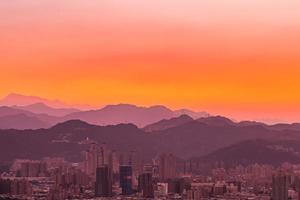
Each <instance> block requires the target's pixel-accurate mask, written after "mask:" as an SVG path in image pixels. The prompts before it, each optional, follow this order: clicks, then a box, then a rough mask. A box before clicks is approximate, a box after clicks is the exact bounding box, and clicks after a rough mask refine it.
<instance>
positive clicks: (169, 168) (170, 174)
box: [159, 154, 176, 181]
mask: <svg viewBox="0 0 300 200" xmlns="http://www.w3.org/2000/svg"><path fill="white" fill-rule="evenodd" d="M159 177H160V179H161V180H163V181H166V180H167V179H173V178H175V177H176V158H175V156H174V155H172V154H162V155H160V157H159Z"/></svg>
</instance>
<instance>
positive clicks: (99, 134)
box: [0, 120, 282, 161]
mask: <svg viewBox="0 0 300 200" xmlns="http://www.w3.org/2000/svg"><path fill="white" fill-rule="evenodd" d="M156 133H158V134H156ZM280 134H282V132H279V131H273V130H269V129H266V128H263V127H260V126H247V127H238V126H234V125H230V124H229V125H226V126H219V125H217V126H215V125H207V124H204V123H202V122H199V121H196V120H194V121H191V122H187V123H185V124H182V125H179V126H176V127H173V128H168V129H165V130H161V131H155V132H152V133H151V134H149V133H146V132H144V131H143V130H142V129H139V128H138V127H137V126H135V125H133V124H119V125H109V126H97V125H91V124H88V123H86V122H83V121H80V120H71V121H67V122H64V123H60V124H57V125H55V126H53V127H52V128H49V129H38V130H0V160H4V161H11V160H12V159H15V158H31V159H36V158H41V157H43V156H64V157H66V158H68V159H72V160H77V161H79V160H80V159H82V157H81V156H82V154H81V151H82V149H85V148H87V147H86V146H84V145H83V143H82V141H84V140H86V138H89V139H90V140H93V141H97V142H100V143H103V142H105V143H107V145H108V146H109V147H110V148H111V149H114V150H116V151H122V152H126V151H131V150H136V151H138V152H140V153H141V154H142V155H143V157H144V159H145V160H150V159H152V158H153V157H154V156H156V155H157V154H158V153H161V152H168V153H173V154H174V155H176V156H178V157H181V158H184V159H187V158H190V157H199V156H203V155H206V154H208V153H211V152H213V151H216V150H218V149H220V148H223V147H226V146H229V145H233V144H235V143H238V142H241V141H245V140H249V139H269V138H278V136H279V135H280ZM8 144H9V145H8ZM40 148H42V150H40ZM59 150H61V151H59Z"/></svg>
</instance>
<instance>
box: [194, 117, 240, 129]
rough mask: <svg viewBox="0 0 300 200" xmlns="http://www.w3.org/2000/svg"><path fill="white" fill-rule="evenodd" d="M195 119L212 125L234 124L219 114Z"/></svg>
mask: <svg viewBox="0 0 300 200" xmlns="http://www.w3.org/2000/svg"><path fill="white" fill-rule="evenodd" d="M197 121H199V122H202V123H204V124H207V125H212V126H227V125H236V124H235V123H234V122H233V121H232V120H231V119H228V118H226V117H223V116H220V115H218V116H210V117H203V118H199V119H197Z"/></svg>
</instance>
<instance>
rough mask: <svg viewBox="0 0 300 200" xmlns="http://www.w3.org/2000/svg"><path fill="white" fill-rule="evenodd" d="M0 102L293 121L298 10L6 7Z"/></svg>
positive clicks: (223, 5)
mask: <svg viewBox="0 0 300 200" xmlns="http://www.w3.org/2000/svg"><path fill="white" fill-rule="evenodd" d="M0 30H1V31H0V69H1V73H0V85H1V87H0V97H1V96H5V95H6V94H7V93H10V92H16V93H22V94H27V95H36V96H41V97H45V98H50V99H61V100H63V101H65V102H68V103H75V104H82V103H84V104H91V105H97V106H98V105H99V106H100V105H104V104H112V103H120V102H123V103H134V104H138V105H153V104H164V105H167V106H169V107H171V108H174V109H175V108H181V107H187V108H192V109H195V110H199V111H202V110H205V111H208V112H211V113H213V114H222V115H226V116H229V117H232V118H235V119H258V120H265V121H272V120H273V121H274V120H275V121H276V120H282V121H300V92H299V91H300V90H299V88H300V78H299V77H300V37H299V35H300V2H299V1H298V0H272V1H271V0H265V1H263V2H262V1H261V0H244V1H240V0H227V1H224V0H209V1H202V0H185V1H182V0H163V1H162V0H151V1H146V0H145V1H141V0H118V1H117V0H101V1H96V0H89V1H85V0H59V1H53V0H42V1H36V0H13V1H12V0H3V1H1V2H0Z"/></svg>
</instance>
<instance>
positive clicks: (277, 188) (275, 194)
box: [272, 170, 289, 200]
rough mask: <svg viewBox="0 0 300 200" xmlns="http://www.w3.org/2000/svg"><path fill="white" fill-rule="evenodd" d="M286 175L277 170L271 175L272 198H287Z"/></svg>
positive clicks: (274, 199)
mask: <svg viewBox="0 0 300 200" xmlns="http://www.w3.org/2000/svg"><path fill="white" fill-rule="evenodd" d="M288 187H289V186H288V177H287V174H286V173H284V172H283V171H281V170H280V171H278V172H277V173H276V174H274V175H273V177H272V200H288Z"/></svg>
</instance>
